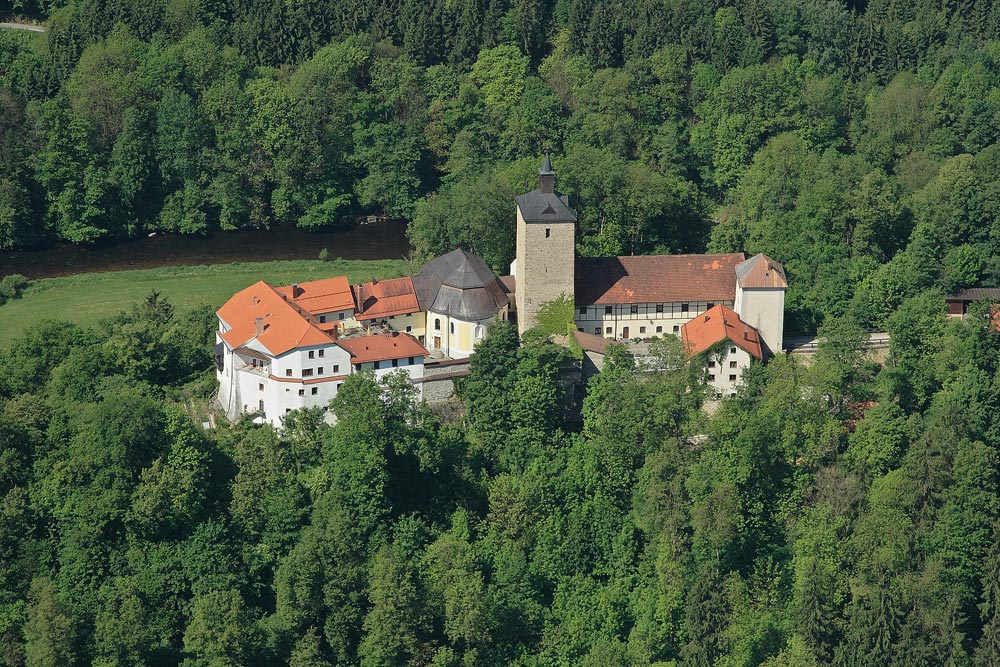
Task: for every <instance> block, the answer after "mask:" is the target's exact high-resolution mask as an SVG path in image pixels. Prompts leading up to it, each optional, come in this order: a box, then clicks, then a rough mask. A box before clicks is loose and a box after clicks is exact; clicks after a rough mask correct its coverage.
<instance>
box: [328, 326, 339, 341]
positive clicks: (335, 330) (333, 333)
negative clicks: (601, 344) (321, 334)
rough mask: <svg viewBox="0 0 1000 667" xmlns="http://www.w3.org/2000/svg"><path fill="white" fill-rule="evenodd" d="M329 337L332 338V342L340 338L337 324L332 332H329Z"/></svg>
mask: <svg viewBox="0 0 1000 667" xmlns="http://www.w3.org/2000/svg"><path fill="white" fill-rule="evenodd" d="M330 336H332V337H333V339H334V340H337V339H338V338H340V325H338V324H334V325H333V331H331V332H330Z"/></svg>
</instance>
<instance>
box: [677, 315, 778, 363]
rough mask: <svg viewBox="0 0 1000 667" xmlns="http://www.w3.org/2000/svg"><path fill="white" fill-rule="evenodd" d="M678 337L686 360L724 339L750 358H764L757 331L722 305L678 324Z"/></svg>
mask: <svg viewBox="0 0 1000 667" xmlns="http://www.w3.org/2000/svg"><path fill="white" fill-rule="evenodd" d="M681 338H682V339H683V340H684V350H685V352H687V354H688V356H689V357H693V356H695V355H697V354H701V353H702V352H704V351H705V350H707V349H708V348H710V347H712V346H713V345H715V344H716V343H718V342H721V341H723V340H727V339H728V340H731V341H732V342H733V345H736V346H737V347H739V348H742V349H744V350H746V351H747V352H748V353H750V356H753V357H756V358H758V359H763V358H764V352H763V349H762V347H761V344H760V334H759V333H758V332H757V330H756V329H754V328H753V327H752V326H750V325H749V324H747V323H746V322H744V321H743V320H741V319H740V316H739V315H737V314H736V313H735V312H734V311H733V310H732V309H730V308H726V307H725V306H723V305H722V304H719V305H717V306H713V307H712V308H709V309H708V310H706V311H705V312H704V313H702V314H701V315H699V316H698V317H696V318H694V319H692V320H691V321H689V322H687V323H686V324H684V325H682V326H681Z"/></svg>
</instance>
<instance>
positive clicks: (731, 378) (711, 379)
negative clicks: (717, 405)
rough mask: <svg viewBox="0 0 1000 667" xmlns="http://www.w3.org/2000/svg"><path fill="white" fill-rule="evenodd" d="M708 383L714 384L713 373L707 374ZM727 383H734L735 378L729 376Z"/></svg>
mask: <svg viewBox="0 0 1000 667" xmlns="http://www.w3.org/2000/svg"><path fill="white" fill-rule="evenodd" d="M708 381H709V382H715V373H709V374H708ZM729 381H730V382H736V376H735V375H730V376H729Z"/></svg>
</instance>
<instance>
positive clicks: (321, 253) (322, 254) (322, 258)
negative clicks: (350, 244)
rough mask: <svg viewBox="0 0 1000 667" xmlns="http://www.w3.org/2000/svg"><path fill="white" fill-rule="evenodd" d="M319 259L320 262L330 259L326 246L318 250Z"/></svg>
mask: <svg viewBox="0 0 1000 667" xmlns="http://www.w3.org/2000/svg"><path fill="white" fill-rule="evenodd" d="M319 261H321V262H329V261H330V251H329V250H327V249H326V248H323V249H322V250H320V251H319Z"/></svg>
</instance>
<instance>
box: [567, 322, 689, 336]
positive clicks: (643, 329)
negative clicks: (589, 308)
mask: <svg viewBox="0 0 1000 667" xmlns="http://www.w3.org/2000/svg"><path fill="white" fill-rule="evenodd" d="M580 331H583V328H580ZM673 332H674V333H675V334H676V333H680V332H681V325H679V324H675V325H674V331H673ZM594 333H595V334H597V335H598V336H600V335H601V327H594ZM604 333H606V334H611V333H614V329H613V328H611V327H605V328H604ZM644 333H646V327H639V334H640V335H642V334H644ZM656 333H658V334H661V333H663V327H656Z"/></svg>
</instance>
